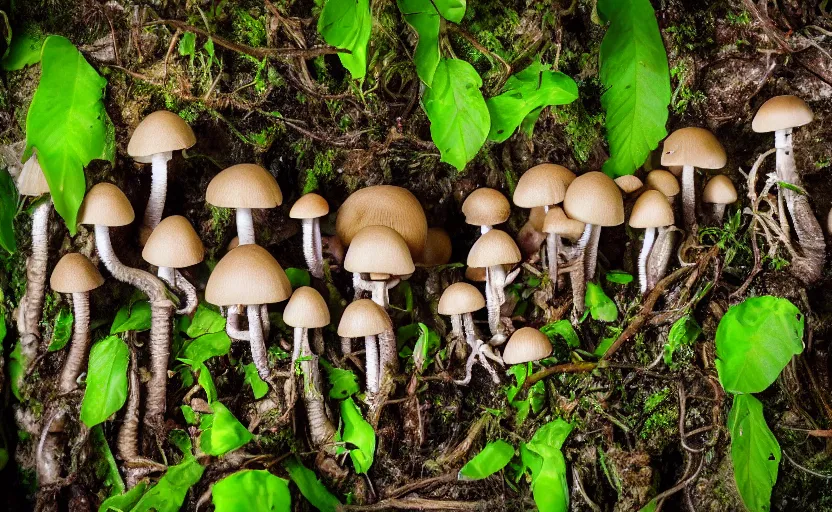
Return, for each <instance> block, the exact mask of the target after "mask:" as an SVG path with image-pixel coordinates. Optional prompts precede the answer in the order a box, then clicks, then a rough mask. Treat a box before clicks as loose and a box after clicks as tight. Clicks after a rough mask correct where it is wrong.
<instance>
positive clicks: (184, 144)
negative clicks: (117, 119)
mask: <svg viewBox="0 0 832 512" xmlns="http://www.w3.org/2000/svg"><path fill="white" fill-rule="evenodd" d="M194 144H196V136H195V135H194V131H193V130H192V129H191V127H190V126H188V123H186V122H185V120H184V119H182V118H181V117H179V116H178V115H176V114H174V113H173V112H168V111H167V110H158V111H156V112H153V113H152V114H150V115H149V116H147V117H145V118H144V119H142V121H141V122H140V123H139V126H137V127H136V130H135V131H134V132H133V135H132V136H131V137H130V142H128V143H127V154H128V155H130V156H132V157H133V158H134V159H135V160H136V161H137V162H141V163H149V162H150V161H151V159H150V157H151V156H152V155H155V154H156V153H167V152H168V151H178V150H180V149H188V148H189V147H191V146H193V145H194Z"/></svg>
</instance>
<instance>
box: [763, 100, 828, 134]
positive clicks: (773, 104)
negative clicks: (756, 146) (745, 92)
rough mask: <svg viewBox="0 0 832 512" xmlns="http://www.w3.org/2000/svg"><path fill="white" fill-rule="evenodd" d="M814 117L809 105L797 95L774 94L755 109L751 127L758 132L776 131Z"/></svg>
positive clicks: (801, 123)
mask: <svg viewBox="0 0 832 512" xmlns="http://www.w3.org/2000/svg"><path fill="white" fill-rule="evenodd" d="M814 117H815V116H814V114H812V110H811V109H810V108H809V105H807V104H806V102H805V101H803V100H802V99H800V98H798V97H797V96H791V95H788V96H775V97H773V98H771V99H770V100H768V101H766V102H765V103H763V106H762V107H760V110H758V111H757V115H755V116H754V120H753V121H751V129H752V130H754V131H755V132H758V133H765V132H776V131H777V130H786V129H788V128H796V127H798V126H803V125H804V124H809V123H811V122H812V119H814Z"/></svg>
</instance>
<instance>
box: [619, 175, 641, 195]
mask: <svg viewBox="0 0 832 512" xmlns="http://www.w3.org/2000/svg"><path fill="white" fill-rule="evenodd" d="M613 181H615V184H616V185H618V188H620V189H621V191H622V192H624V193H625V194H632V193H633V192H635V191H636V190H638V189H640V188H641V187H643V186H644V183H642V182H641V180H640V179H638V178H637V177H636V176H635V175H634V174H625V175H624V176H619V177H617V178H615V180H613Z"/></svg>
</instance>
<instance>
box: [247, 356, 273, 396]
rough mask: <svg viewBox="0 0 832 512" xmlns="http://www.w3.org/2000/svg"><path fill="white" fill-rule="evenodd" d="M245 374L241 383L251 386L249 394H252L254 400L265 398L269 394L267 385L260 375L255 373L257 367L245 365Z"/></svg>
mask: <svg viewBox="0 0 832 512" xmlns="http://www.w3.org/2000/svg"><path fill="white" fill-rule="evenodd" d="M245 372H246V377H245V379H244V380H243V383H244V384H248V385H249V386H251V392H252V393H254V399H255V400H260V399H261V398H263V397H264V396H266V393H268V392H269V385H268V384H266V381H264V380H263V379H261V378H260V374H259V373H257V367H256V366H255V365H254V363H249V364H247V365H245Z"/></svg>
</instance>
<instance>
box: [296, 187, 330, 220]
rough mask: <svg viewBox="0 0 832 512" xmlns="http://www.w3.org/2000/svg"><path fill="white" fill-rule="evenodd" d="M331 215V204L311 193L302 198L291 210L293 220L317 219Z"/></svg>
mask: <svg viewBox="0 0 832 512" xmlns="http://www.w3.org/2000/svg"><path fill="white" fill-rule="evenodd" d="M328 213H329V203H327V202H326V199H324V198H323V197H322V196H320V195H318V194H316V193H314V192H311V193H309V194H304V195H302V196H300V199H298V200H297V201H295V204H293V205H292V209H291V210H289V218H292V219H317V218H320V217H323V216H325V215H326V214H328Z"/></svg>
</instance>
